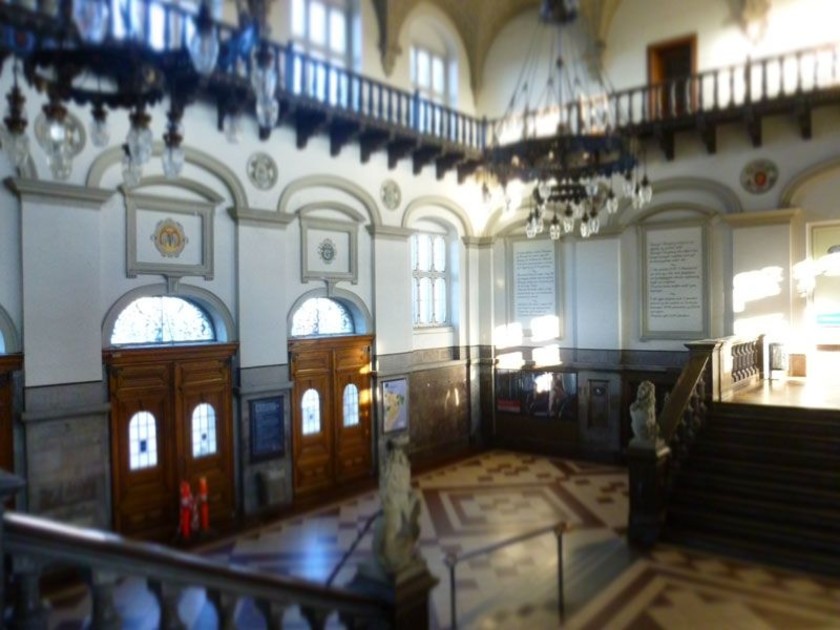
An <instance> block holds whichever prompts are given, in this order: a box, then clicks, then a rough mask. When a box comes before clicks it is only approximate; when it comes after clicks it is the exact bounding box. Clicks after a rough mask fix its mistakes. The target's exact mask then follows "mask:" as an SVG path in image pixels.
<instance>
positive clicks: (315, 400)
mask: <svg viewBox="0 0 840 630" xmlns="http://www.w3.org/2000/svg"><path fill="white" fill-rule="evenodd" d="M300 412H301V417H302V418H303V434H304V435H314V434H316V433H320V432H321V399H320V398H319V396H318V392H317V391H315V390H314V389H307V390H306V391H305V392H304V394H303V398H301V401H300Z"/></svg>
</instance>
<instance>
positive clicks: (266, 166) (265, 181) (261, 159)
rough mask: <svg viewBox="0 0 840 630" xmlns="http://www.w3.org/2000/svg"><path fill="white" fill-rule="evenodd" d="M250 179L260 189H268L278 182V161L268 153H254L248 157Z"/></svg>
mask: <svg viewBox="0 0 840 630" xmlns="http://www.w3.org/2000/svg"><path fill="white" fill-rule="evenodd" d="M247 171H248V179H250V180H251V183H252V184H253V185H254V186H256V187H257V188H259V189H260V190H268V189H269V188H271V187H272V186H274V184H276V183H277V163H276V162H275V161H274V159H273V158H272V157H271V156H270V155H268V154H267V153H254V154H253V155H252V156H251V157H249V158H248V165H247Z"/></svg>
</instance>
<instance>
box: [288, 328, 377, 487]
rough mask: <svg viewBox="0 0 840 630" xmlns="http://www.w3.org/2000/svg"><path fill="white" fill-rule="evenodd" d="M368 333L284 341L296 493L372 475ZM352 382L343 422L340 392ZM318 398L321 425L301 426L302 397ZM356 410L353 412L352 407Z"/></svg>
mask: <svg viewBox="0 0 840 630" xmlns="http://www.w3.org/2000/svg"><path fill="white" fill-rule="evenodd" d="M372 343H373V338H372V337H371V336H369V335H360V336H354V337H330V338H322V339H306V340H301V341H294V342H291V343H290V344H289V356H290V358H291V365H292V379H293V381H294V388H293V404H292V427H293V428H292V453H293V458H294V475H293V477H294V489H295V495H296V496H301V495H306V494H311V493H315V492H319V491H323V490H328V489H330V488H332V487H335V486H336V485H339V484H342V483H347V482H350V481H355V480H358V479H360V478H364V477H366V476H371V475H372V472H373V469H372V461H373V441H372V437H371V422H372V420H371V418H372V412H371V408H372V396H371V375H370V349H371V344H372ZM350 385H352V386H354V387H355V396H354V398H355V404H354V405H353V411H352V412H351V413H350V415H351V416H352V422H350V423H347V422H345V410H344V402H345V401H344V393H345V391H346V388H347V387H348V386H350ZM309 390H313V391H314V392H316V393H317V395H318V400H319V402H320V427H319V428H318V430H317V431H316V432H312V431H304V425H305V418H304V412H303V411H304V410H303V407H302V405H303V397H304V395H305V394H306V392H307V391H309ZM356 410H357V411H358V413H357V414H356V413H355V411H356Z"/></svg>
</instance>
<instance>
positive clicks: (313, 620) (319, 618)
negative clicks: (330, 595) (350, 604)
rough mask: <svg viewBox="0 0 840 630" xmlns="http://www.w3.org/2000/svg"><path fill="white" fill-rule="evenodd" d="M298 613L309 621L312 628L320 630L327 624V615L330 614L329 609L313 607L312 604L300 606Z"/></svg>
mask: <svg viewBox="0 0 840 630" xmlns="http://www.w3.org/2000/svg"><path fill="white" fill-rule="evenodd" d="M300 613H301V615H303V618H304V619H306V621H308V622H309V627H310V628H312V630H321V629H322V628H325V627H326V625H327V617H329V616H330V613H329V611H327V610H324V609H322V608H313V607H312V606H301V607H300Z"/></svg>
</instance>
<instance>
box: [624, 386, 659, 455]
mask: <svg viewBox="0 0 840 630" xmlns="http://www.w3.org/2000/svg"><path fill="white" fill-rule="evenodd" d="M630 418H631V422H630V426H631V427H632V429H633V439H632V440H630V445H631V446H643V447H644V446H648V447H654V446H656V443H657V442H658V441H659V426H658V425H657V424H656V391H655V389H654V387H653V383H651V382H650V381H642V383H641V384H640V385H639V389H638V390H637V392H636V400H634V401H633V403H632V404H631V405H630Z"/></svg>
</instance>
